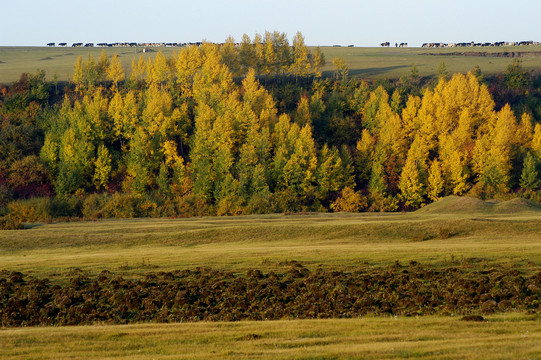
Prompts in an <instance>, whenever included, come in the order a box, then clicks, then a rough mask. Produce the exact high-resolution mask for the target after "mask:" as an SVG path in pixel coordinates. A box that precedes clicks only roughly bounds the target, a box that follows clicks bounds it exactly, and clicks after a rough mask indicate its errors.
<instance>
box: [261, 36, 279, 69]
mask: <svg viewBox="0 0 541 360" xmlns="http://www.w3.org/2000/svg"><path fill="white" fill-rule="evenodd" d="M272 39H273V38H272V33H270V32H269V31H265V40H264V44H263V56H264V64H265V65H264V68H263V70H264V73H265V74H267V75H274V74H276V73H277V72H278V67H279V64H278V57H277V55H276V49H275V46H274V43H273V41H272ZM256 50H257V49H256Z"/></svg>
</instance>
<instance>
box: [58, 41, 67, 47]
mask: <svg viewBox="0 0 541 360" xmlns="http://www.w3.org/2000/svg"><path fill="white" fill-rule="evenodd" d="M67 45H68V44H67V43H65V42H61V43H58V46H62V47H64V46H67Z"/></svg>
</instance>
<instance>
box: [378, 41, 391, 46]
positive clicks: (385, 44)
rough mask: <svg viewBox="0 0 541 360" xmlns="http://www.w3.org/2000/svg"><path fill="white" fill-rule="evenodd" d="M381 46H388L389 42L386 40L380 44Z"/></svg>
mask: <svg viewBox="0 0 541 360" xmlns="http://www.w3.org/2000/svg"><path fill="white" fill-rule="evenodd" d="M380 45H381V46H382V47H389V46H390V45H391V44H390V43H389V42H388V41H387V42H383V43H381V44H380Z"/></svg>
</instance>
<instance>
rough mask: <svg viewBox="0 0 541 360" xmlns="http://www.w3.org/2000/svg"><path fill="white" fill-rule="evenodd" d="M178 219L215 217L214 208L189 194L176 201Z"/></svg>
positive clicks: (203, 200)
mask: <svg viewBox="0 0 541 360" xmlns="http://www.w3.org/2000/svg"><path fill="white" fill-rule="evenodd" d="M176 201H177V214H178V216H180V217H191V216H211V215H215V209H214V207H213V206H212V205H211V204H209V203H208V202H207V201H206V200H205V199H203V198H200V197H197V196H195V195H192V194H189V195H185V196H182V197H179V198H177V199H176Z"/></svg>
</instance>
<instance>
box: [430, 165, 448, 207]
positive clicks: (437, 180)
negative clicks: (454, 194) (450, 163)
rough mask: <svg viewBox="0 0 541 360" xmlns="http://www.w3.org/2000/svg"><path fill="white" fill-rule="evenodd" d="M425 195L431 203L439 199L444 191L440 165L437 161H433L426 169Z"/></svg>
mask: <svg viewBox="0 0 541 360" xmlns="http://www.w3.org/2000/svg"><path fill="white" fill-rule="evenodd" d="M427 181H428V185H427V195H428V198H429V199H430V200H432V201H437V200H439V199H440V198H441V196H442V194H443V192H444V190H445V180H444V179H443V175H442V170H441V165H440V162H439V161H438V159H434V160H433V161H432V164H430V168H429V169H428V180H427Z"/></svg>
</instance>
